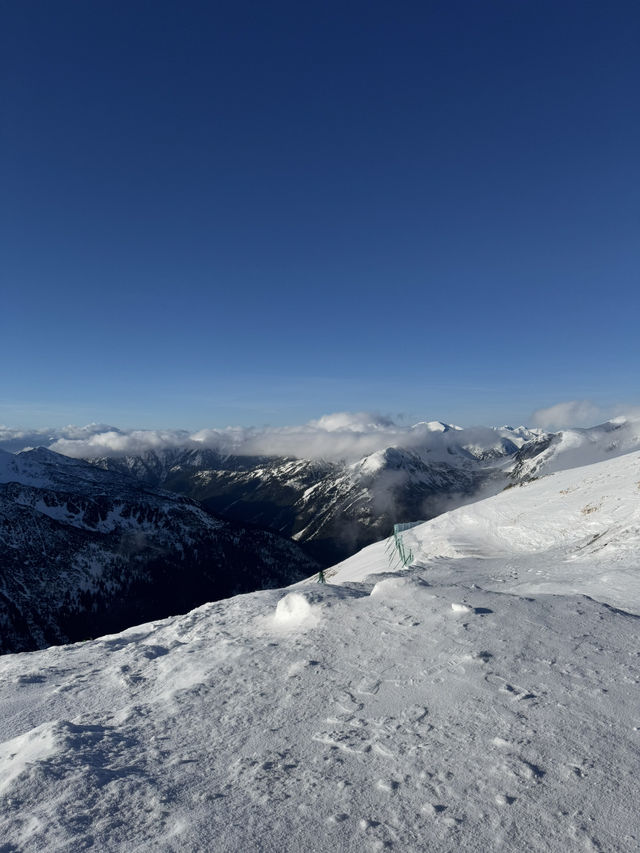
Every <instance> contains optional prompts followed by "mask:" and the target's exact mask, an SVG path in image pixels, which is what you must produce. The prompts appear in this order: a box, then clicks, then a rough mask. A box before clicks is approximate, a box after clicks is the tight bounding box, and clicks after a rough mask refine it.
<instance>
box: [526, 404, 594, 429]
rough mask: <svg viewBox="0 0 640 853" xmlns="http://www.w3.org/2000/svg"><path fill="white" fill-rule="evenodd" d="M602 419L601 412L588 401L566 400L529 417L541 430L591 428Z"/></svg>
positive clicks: (539, 410) (538, 410)
mask: <svg viewBox="0 0 640 853" xmlns="http://www.w3.org/2000/svg"><path fill="white" fill-rule="evenodd" d="M604 417H605V416H604V415H603V412H602V410H601V409H599V408H598V406H596V405H594V404H593V403H592V402H591V401H590V400H567V401H565V402H563V403H556V404H555V406H549V408H548V409H537V410H536V411H535V412H534V413H533V414H532V415H531V420H532V422H533V424H534V425H535V426H537V427H542V429H561V428H562V427H583V426H591V425H593V424H594V423H595V422H596V421H598V420H603V419H604Z"/></svg>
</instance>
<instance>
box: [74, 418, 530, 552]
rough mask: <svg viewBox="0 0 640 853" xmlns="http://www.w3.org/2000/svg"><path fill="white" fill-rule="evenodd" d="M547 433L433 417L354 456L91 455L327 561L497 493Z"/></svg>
mask: <svg viewBox="0 0 640 853" xmlns="http://www.w3.org/2000/svg"><path fill="white" fill-rule="evenodd" d="M544 437H545V434H544V433H540V432H539V431H535V430H533V431H532V430H527V429H525V428H524V427H518V428H517V429H512V428H511V427H501V428H498V429H488V428H485V427H476V428H473V429H465V430H463V429H460V427H454V426H451V425H449V424H444V423H441V422H439V421H432V422H429V423H420V424H416V425H415V426H414V427H413V428H412V429H411V430H410V431H409V432H408V434H407V436H406V439H405V444H406V446H393V447H387V448H385V449H383V450H379V451H376V452H375V453H372V454H369V455H367V456H365V457H363V458H362V459H359V460H356V461H353V462H346V461H345V462H335V461H326V460H309V459H296V458H293V457H288V458H283V457H274V456H242V455H233V454H231V455H230V454H223V453H220V452H218V451H215V450H208V449H184V450H179V449H176V448H170V449H167V450H163V451H147V452H145V453H143V454H139V455H120V456H118V455H113V456H108V457H101V458H93V459H90V460H89V461H90V462H91V463H92V464H94V465H96V466H99V467H102V468H104V469H106V470H111V471H119V472H121V473H129V474H133V475H134V476H136V477H137V478H139V479H140V480H142V481H143V482H148V483H151V484H153V485H155V486H162V487H164V488H166V489H170V490H171V491H175V492H179V493H181V494H185V495H188V496H189V497H191V498H194V499H196V500H198V501H199V502H200V503H202V505H203V506H205V507H206V508H207V509H209V510H210V511H211V512H214V513H216V514H218V515H220V516H223V517H225V518H228V519H231V520H234V521H240V522H244V523H251V524H255V525H259V526H261V527H265V528H268V529H270V530H274V531H276V532H278V533H280V534H282V535H284V536H287V537H291V538H293V539H295V540H296V541H298V542H300V543H301V544H303V545H304V546H305V548H306V550H307V551H308V552H309V553H310V554H312V556H313V557H315V558H316V559H317V560H319V561H320V562H321V563H323V564H324V565H330V564H331V563H333V562H336V561H337V560H341V559H344V558H345V557H346V556H349V555H350V554H352V553H354V552H355V551H357V550H358V549H359V548H361V547H363V546H365V545H367V544H368V543H370V542H373V541H376V540H377V539H379V538H381V537H382V536H385V535H387V534H388V532H389V530H390V529H391V527H392V526H393V525H394V524H395V523H396V522H403V521H407V520H415V519H428V518H432V517H433V516H435V515H437V514H439V513H440V512H443V511H444V510H445V509H449V508H451V507H452V506H456V505H458V504H460V503H464V502H467V501H469V500H471V499H473V498H476V497H478V496H479V495H480V494H484V493H491V492H497V491H499V490H500V489H502V488H504V486H505V485H507V483H508V482H510V481H509V478H508V476H509V468H510V466H511V465H512V464H513V460H514V459H515V457H516V455H517V454H518V453H520V452H523V451H524V450H525V449H526V448H527V447H533V448H536V449H538V450H539V449H540V448H541V446H542V445H541V443H540V442H541V441H542V440H543V439H544Z"/></svg>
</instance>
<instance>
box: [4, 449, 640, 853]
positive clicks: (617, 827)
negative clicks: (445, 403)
mask: <svg viewBox="0 0 640 853" xmlns="http://www.w3.org/2000/svg"><path fill="white" fill-rule="evenodd" d="M639 482H640V453H638V452H635V453H630V454H627V455H626V456H624V457H619V458H613V459H610V460H608V461H605V462H600V463H597V464H593V465H589V466H587V467H583V468H574V469H570V470H566V471H561V472H557V473H554V474H552V475H549V476H546V477H541V478H539V479H538V480H535V481H532V482H528V483H525V484H524V485H522V486H516V487H515V488H511V489H508V490H506V491H504V492H502V493H500V494H499V495H496V496H493V497H490V498H487V499H486V500H482V501H478V502H476V503H474V504H473V505H468V506H464V507H460V508H458V509H456V510H454V511H452V512H448V513H446V514H443V515H441V516H439V517H438V518H435V519H433V520H431V521H429V522H427V523H425V524H422V525H418V526H416V527H413V528H411V529H410V530H407V531H405V532H404V533H402V534H401V536H402V537H403V539H404V540H405V544H406V548H407V549H408V550H411V551H412V552H413V562H412V563H411V565H409V566H408V567H407V568H404V569H402V570H399V571H395V570H394V567H395V568H397V567H398V560H397V556H396V552H395V550H394V549H395V544H394V541H393V539H388V540H386V541H383V542H380V543H376V544H373V545H371V546H369V547H368V548H367V549H365V550H364V551H362V552H361V553H359V554H357V555H354V556H353V557H351V558H350V559H349V560H347V561H345V562H344V563H343V564H341V565H339V566H335V567H333V568H332V569H330V570H328V572H327V575H329V576H330V580H331V581H332V582H331V583H327V584H326V585H324V586H323V585H320V584H317V583H316V582H315V580H311V581H310V582H301V583H298V584H296V585H295V586H294V587H290V588H287V589H283V590H268V591H262V592H256V593H253V594H250V595H240V596H236V597H234V598H231V599H229V600H226V601H219V602H216V603H213V604H207V605H204V606H203V607H200V608H198V609H197V610H194V611H192V612H191V613H189V614H187V615H184V616H179V617H173V618H171V619H167V620H163V621H160V622H154V623H150V624H146V625H140V626H138V627H136V628H131V629H129V630H127V631H125V632H123V633H121V634H117V635H111V636H107V637H102V638H100V639H97V640H94V641H90V642H87V643H82V644H78V645H74V646H62V647H56V648H51V649H47V650H44V651H39V652H34V653H31V654H18V655H5V656H4V657H2V658H0V703H1V707H2V709H3V713H2V714H0V801H1V804H0V837H1V838H2V839H3V842H2V845H3V849H6V850H7V851H26V850H84V849H88V848H94V849H98V850H105V851H109V853H128V851H131V850H137V851H153V850H166V851H174V850H181V851H185V853H196V851H202V850H216V851H220V853H235V851H241V850H242V851H245V850H261V851H276V850H277V851H282V853H298V851H300V850H310V851H311V850H312V851H314V853H330V852H331V851H335V850H340V851H345V853H360V851H369V850H392V851H394V850H397V851H403V853H421V852H422V851H424V850H429V851H433V853H450V851H453V850H461V851H493V850H501V851H504V852H505V853H520V851H523V850H527V851H550V853H561V852H562V853H564V852H565V851H566V853H578V851H585V850H588V851H598V850H599V851H616V853H635V851H637V849H638V844H639V841H640V837H639V834H638V820H637V790H638V773H637V768H638V750H639V747H640V741H639V731H640V717H639V715H638V685H639V684H640V668H639V665H638V661H639V657H638V628H639V626H640V584H639V582H638V557H639V554H640V525H639V524H638V508H637V507H638V494H639V493H638V483H639Z"/></svg>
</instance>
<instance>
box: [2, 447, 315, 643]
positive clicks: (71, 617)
mask: <svg viewBox="0 0 640 853" xmlns="http://www.w3.org/2000/svg"><path fill="white" fill-rule="evenodd" d="M0 543H1V548H0V627H1V630H0V652H7V651H17V650H24V649H33V648H38V647H43V646H45V645H50V644H52V643H61V642H67V641H69V640H78V639H85V638H87V637H90V636H96V634H98V633H106V632H109V631H116V630H121V629H122V628H124V627H127V626H129V625H132V624H136V623H137V622H140V621H145V620H148V619H155V618H159V617H164V616H168V615H170V614H174V613H177V612H185V611H187V610H189V609H191V608H193V607H194V606H196V605H198V604H201V603H203V602H204V601H210V600H215V599H219V598H222V597H225V596H228V595H233V594H235V593H238V592H243V591H247V590H253V589H259V588H264V587H267V586H278V585H281V584H283V583H290V582H291V581H293V580H295V579H297V578H300V577H302V576H306V575H308V574H309V573H310V572H313V571H314V570H315V569H316V564H315V563H314V562H313V560H311V559H310V558H308V557H307V556H306V555H305V554H303V553H302V551H301V550H300V549H299V548H298V547H297V546H296V545H295V544H294V543H292V542H289V541H287V540H286V539H283V538H282V537H279V536H277V535H274V534H273V533H270V532H267V531H262V530H258V529H254V528H250V527H247V526H246V525H244V526H243V525H238V524H234V523H231V522H228V521H224V520H222V519H219V518H215V517H213V516H212V515H211V514H210V513H208V512H206V511H205V510H203V509H202V507H200V506H198V505H197V504H196V503H195V502H194V501H192V500H190V499H188V498H185V497H181V496H178V495H174V494H170V493H168V492H165V491H162V490H160V489H155V488H153V487H150V486H147V485H145V484H144V483H141V482H139V481H136V480H135V479H133V478H131V477H127V476H123V475H120V474H117V473H114V472H110V471H103V470H101V469H99V468H96V467H95V466H92V465H89V464H88V463H86V462H83V461H81V460H76V459H70V458H68V457H66V456H61V455H60V454H57V453H53V452H52V451H50V450H47V449H45V448H38V449H36V450H31V451H26V452H23V453H20V454H18V455H15V456H14V455H12V454H9V453H6V452H4V451H0Z"/></svg>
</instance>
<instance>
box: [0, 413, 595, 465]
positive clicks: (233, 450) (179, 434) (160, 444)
mask: <svg viewBox="0 0 640 853" xmlns="http://www.w3.org/2000/svg"><path fill="white" fill-rule="evenodd" d="M601 415H602V413H601V412H600V411H599V410H598V408H597V407H596V406H594V405H593V404H592V403H590V402H588V401H585V400H582V401H580V400H572V401H569V402H565V403H558V404H556V405H555V406H551V407H550V408H548V409H539V410H538V411H537V412H535V413H534V415H533V419H534V423H535V424H536V425H540V426H542V427H544V428H551V427H554V428H559V427H564V426H567V425H571V426H578V425H583V424H588V423H591V424H593V423H594V422H596V420H597V418H598V417H600V416H601ZM600 419H601V420H602V419H603V418H602V417H600ZM502 436H509V437H510V438H511V439H512V440H515V441H518V440H520V439H519V438H518V436H517V435H515V434H514V433H507V432H505V431H504V430H494V429H490V428H488V427H467V428H465V429H464V430H460V429H459V428H456V429H451V430H446V428H445V427H444V425H442V424H440V423H439V422H437V421H433V422H431V423H425V422H422V423H419V424H415V425H413V426H407V425H405V424H399V423H397V422H396V421H394V419H393V418H391V417H389V416H387V415H382V414H377V413H371V412H335V413H333V414H327V415H323V416H322V417H321V418H318V419H316V420H312V421H309V422H308V423H306V424H299V425H296V426H282V427H264V428H256V427H226V428H225V429H203V430H199V431H198V432H188V431H187V430H122V429H118V428H117V427H114V426H110V425H108V424H88V425H87V426H83V427H77V426H73V425H70V426H67V427H63V428H62V429H58V430H33V431H20V430H15V429H10V428H8V427H1V426H0V447H2V448H4V449H5V450H11V451H19V450H22V449H23V448H25V447H34V446H37V445H45V446H47V447H50V448H51V449H52V450H55V451H57V452H58V453H63V454H65V455H67V456H73V457H78V458H90V457H100V456H114V455H137V454H141V453H144V452H145V451H148V450H165V449H170V448H194V449H197V448H208V449H212V450H217V451H219V452H221V453H225V454H238V455H244V456H295V457H299V458H303V459H327V460H334V461H337V460H345V461H347V462H354V461H356V460H358V459H362V458H363V457H364V456H368V455H370V454H372V453H375V452H376V451H378V450H383V449H385V448H387V447H393V446H399V447H403V448H406V449H408V450H411V449H418V450H420V451H429V452H430V458H432V459H435V458H436V457H437V456H438V455H439V454H445V455H444V456H443V457H442V458H444V459H446V458H447V457H446V454H447V450H448V448H453V447H458V448H459V447H467V448H470V449H472V448H474V447H475V448H478V449H483V448H484V449H489V448H491V447H497V446H498V445H499V443H500V441H501V437H502Z"/></svg>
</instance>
